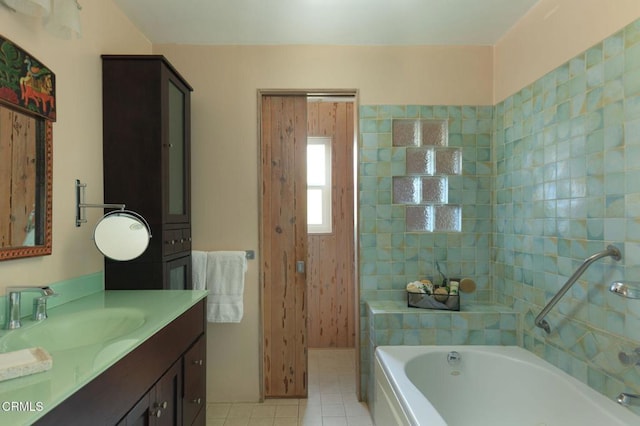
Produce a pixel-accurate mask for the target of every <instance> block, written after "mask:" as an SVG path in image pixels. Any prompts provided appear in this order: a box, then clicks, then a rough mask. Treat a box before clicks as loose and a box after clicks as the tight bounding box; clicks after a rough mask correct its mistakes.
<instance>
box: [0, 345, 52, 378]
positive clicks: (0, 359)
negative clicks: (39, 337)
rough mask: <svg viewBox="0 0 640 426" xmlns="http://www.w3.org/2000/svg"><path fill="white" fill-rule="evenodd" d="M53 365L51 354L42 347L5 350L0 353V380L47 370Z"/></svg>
mask: <svg viewBox="0 0 640 426" xmlns="http://www.w3.org/2000/svg"><path fill="white" fill-rule="evenodd" d="M52 366H53V360H52V359H51V355H49V353H48V352H47V351H45V350H44V349H42V348H30V349H21V350H18V351H13V352H5V353H2V354H0V381H4V380H9V379H13V378H16V377H21V376H28V375H30V374H35V373H39V372H41V371H47V370H49V369H51V367H52Z"/></svg>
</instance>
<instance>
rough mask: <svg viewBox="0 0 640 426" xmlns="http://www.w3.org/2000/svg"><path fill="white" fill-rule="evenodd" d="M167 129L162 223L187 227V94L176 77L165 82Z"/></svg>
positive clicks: (164, 146) (188, 214)
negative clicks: (181, 224) (163, 215)
mask: <svg viewBox="0 0 640 426" xmlns="http://www.w3.org/2000/svg"><path fill="white" fill-rule="evenodd" d="M166 84H167V88H166V90H167V99H166V102H167V103H166V107H167V118H166V126H167V129H166V130H165V132H164V137H165V138H166V140H165V141H164V142H163V148H164V150H165V153H164V156H163V157H164V165H163V166H164V169H165V171H164V179H165V185H164V186H165V188H164V192H165V199H166V202H165V206H164V209H165V222H166V223H187V222H189V218H190V207H189V206H190V198H191V197H190V190H189V187H190V177H189V176H190V170H189V169H190V163H191V162H190V149H189V148H190V144H189V137H190V132H189V127H190V122H189V121H190V109H189V99H190V93H189V90H188V89H186V88H185V87H184V85H183V84H182V83H181V82H180V81H179V80H178V79H177V78H176V77H175V76H173V74H168V78H167V83H166Z"/></svg>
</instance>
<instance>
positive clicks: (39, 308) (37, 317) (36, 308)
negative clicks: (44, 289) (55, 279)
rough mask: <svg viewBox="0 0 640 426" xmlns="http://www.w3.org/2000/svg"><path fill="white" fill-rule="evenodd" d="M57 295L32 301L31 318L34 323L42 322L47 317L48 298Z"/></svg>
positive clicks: (55, 294) (54, 294)
mask: <svg viewBox="0 0 640 426" xmlns="http://www.w3.org/2000/svg"><path fill="white" fill-rule="evenodd" d="M57 295H58V293H51V294H47V295H44V296H40V297H36V298H34V299H33V316H32V319H33V320H34V321H42V320H45V319H47V318H48V317H49V315H48V314H47V300H48V299H49V298H50V297H55V296H57Z"/></svg>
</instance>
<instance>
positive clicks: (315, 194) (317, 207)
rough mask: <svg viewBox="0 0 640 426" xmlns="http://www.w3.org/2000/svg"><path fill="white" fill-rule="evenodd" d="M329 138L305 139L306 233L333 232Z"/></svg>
mask: <svg viewBox="0 0 640 426" xmlns="http://www.w3.org/2000/svg"><path fill="white" fill-rule="evenodd" d="M331 198H332V197H331V138H330V137H315V136H313V137H308V138H307V232H308V233H310V234H327V233H331V232H333V223H332V221H331Z"/></svg>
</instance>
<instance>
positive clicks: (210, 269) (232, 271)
mask: <svg viewBox="0 0 640 426" xmlns="http://www.w3.org/2000/svg"><path fill="white" fill-rule="evenodd" d="M206 271H207V272H206V276H205V280H206V288H207V290H209V298H208V302H207V305H208V306H207V321H209V322H240V320H241V319H242V315H243V306H244V304H243V294H244V274H245V272H246V271H247V257H246V253H245V252H244V251H212V252H208V253H207V264H206Z"/></svg>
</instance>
